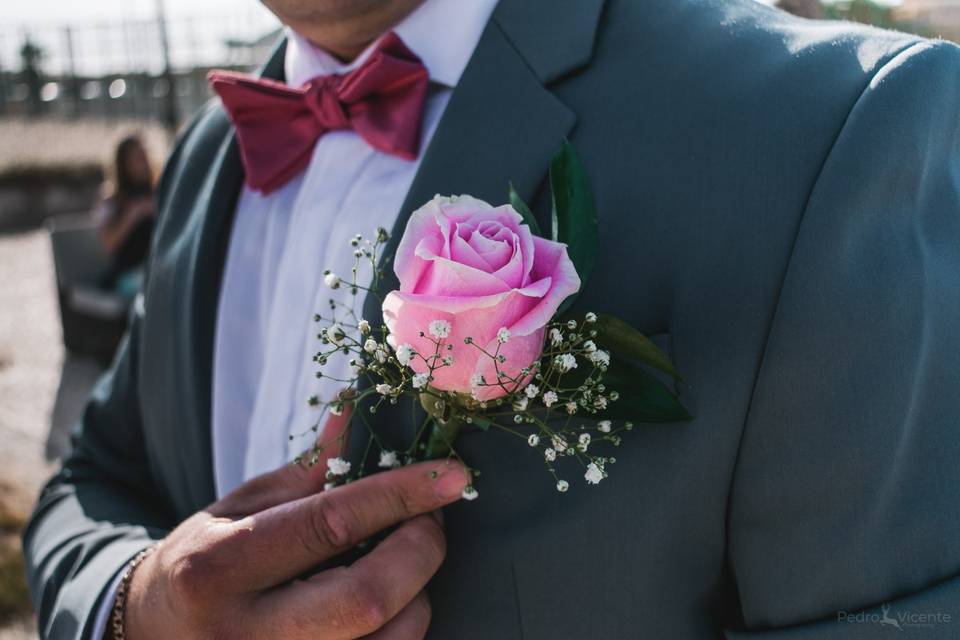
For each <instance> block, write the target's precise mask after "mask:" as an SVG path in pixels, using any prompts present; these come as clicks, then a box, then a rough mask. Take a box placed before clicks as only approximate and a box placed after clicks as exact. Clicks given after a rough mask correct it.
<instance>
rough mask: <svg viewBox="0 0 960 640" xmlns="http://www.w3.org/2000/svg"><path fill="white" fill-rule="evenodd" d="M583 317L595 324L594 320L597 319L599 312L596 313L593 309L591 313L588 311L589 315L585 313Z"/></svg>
mask: <svg viewBox="0 0 960 640" xmlns="http://www.w3.org/2000/svg"><path fill="white" fill-rule="evenodd" d="M583 319H584V320H585V321H587V322H589V323H590V324H593V323H594V322H596V321H597V314H595V313H594V312H592V311H591V312H590V313H588V314H587V315H585V316H584V317H583Z"/></svg>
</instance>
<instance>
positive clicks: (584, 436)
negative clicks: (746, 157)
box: [577, 433, 590, 452]
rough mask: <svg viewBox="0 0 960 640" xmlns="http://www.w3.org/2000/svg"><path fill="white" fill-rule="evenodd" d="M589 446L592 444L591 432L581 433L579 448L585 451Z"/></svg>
mask: <svg viewBox="0 0 960 640" xmlns="http://www.w3.org/2000/svg"><path fill="white" fill-rule="evenodd" d="M589 446H590V434H589V433H581V434H580V438H579V439H578V441H577V448H578V449H580V451H584V452H585V451H586V450H587V447H589Z"/></svg>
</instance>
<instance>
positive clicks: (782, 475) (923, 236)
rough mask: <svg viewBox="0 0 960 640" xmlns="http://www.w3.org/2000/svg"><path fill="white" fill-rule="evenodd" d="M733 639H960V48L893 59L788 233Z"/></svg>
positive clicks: (739, 534) (915, 49)
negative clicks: (791, 238) (793, 234)
mask: <svg viewBox="0 0 960 640" xmlns="http://www.w3.org/2000/svg"><path fill="white" fill-rule="evenodd" d="M730 500H731V502H730V510H729V520H728V533H729V539H728V545H729V546H728V550H729V562H730V568H731V571H732V573H733V576H734V579H735V581H736V584H737V588H738V592H739V598H740V604H741V611H742V616H743V627H742V629H740V630H730V631H728V632H727V637H728V638H730V639H731V640H734V639H736V640H749V639H754V640H768V639H769V640H775V639H787V638H790V639H801V638H803V639H810V640H827V639H841V638H842V639H844V640H850V639H856V638H863V639H871V640H873V639H875V638H884V637H888V635H889V637H896V636H895V635H893V634H896V633H899V632H898V631H897V629H898V628H900V629H904V630H908V629H909V628H910V627H914V628H915V630H916V631H918V632H919V633H921V634H922V635H923V637H924V638H930V639H931V640H932V639H933V638H957V637H960V49H958V48H957V47H955V46H953V45H950V44H946V43H943V42H930V41H923V42H919V43H916V44H915V45H913V46H911V47H910V48H908V49H906V50H904V51H902V52H901V53H900V54H898V55H897V56H896V57H894V58H893V59H892V60H890V61H889V62H888V63H887V64H886V65H884V66H883V67H882V68H881V69H880V71H879V72H878V73H877V74H876V76H875V77H873V78H872V80H871V81H870V82H869V84H868V85H867V86H866V88H865V90H864V92H863V95H862V96H861V97H860V99H859V100H858V102H857V103H856V105H855V106H854V107H853V109H852V111H851V113H850V115H849V117H848V119H847V121H846V123H845V124H844V126H843V129H842V131H841V132H840V134H839V136H838V138H837V140H836V142H835V144H834V146H833V149H832V150H831V152H830V154H829V156H828V157H827V159H826V161H825V164H824V166H823V169H822V172H821V174H820V177H819V178H818V180H817V183H816V185H815V187H814V189H813V191H812V193H811V196H810V200H809V203H808V206H807V209H806V212H805V214H804V216H803V219H802V221H801V223H800V226H799V228H798V233H797V238H796V243H795V246H794V250H793V254H792V256H791V259H790V263H789V266H788V268H787V272H786V276H785V280H784V284H783V289H782V292H781V295H780V299H779V302H778V306H777V309H776V311H775V315H774V318H773V322H772V325H771V330H770V334H769V336H768V340H767V344H766V349H765V353H764V358H763V362H762V364H761V367H760V371H759V374H758V378H757V382H756V386H755V389H754V394H753V398H752V402H751V408H750V411H749V415H748V417H747V421H746V424H745V428H744V432H743V437H742V441H741V447H740V452H739V456H738V461H737V466H736V471H735V474H734V479H733V485H732V490H731V497H730Z"/></svg>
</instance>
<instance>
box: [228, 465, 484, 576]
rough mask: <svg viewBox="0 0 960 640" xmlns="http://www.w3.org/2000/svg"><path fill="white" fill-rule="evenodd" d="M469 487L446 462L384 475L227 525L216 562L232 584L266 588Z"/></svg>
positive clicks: (459, 469) (458, 468) (455, 497)
mask: <svg viewBox="0 0 960 640" xmlns="http://www.w3.org/2000/svg"><path fill="white" fill-rule="evenodd" d="M467 482H468V474H467V471H466V470H465V469H464V468H463V466H462V465H460V464H457V463H453V462H446V461H431V462H423V463H419V464H415V465H410V466H407V467H402V468H400V469H395V470H393V471H386V472H383V473H378V474H375V475H372V476H369V477H366V478H363V479H361V480H358V481H356V482H351V483H350V484H347V485H344V486H342V487H338V488H337V489H336V490H334V491H329V492H324V493H320V494H315V495H313V496H310V497H307V498H301V499H300V500H296V501H294V502H287V503H284V504H281V505H278V506H276V507H272V508H270V509H268V510H267V511H263V512H261V513H258V514H254V515H252V516H248V517H246V518H242V519H240V520H237V521H236V522H232V523H228V524H226V525H224V526H225V527H226V528H227V530H228V531H227V535H224V536H223V537H222V540H220V541H219V542H218V544H217V545H215V546H214V547H213V549H211V554H213V557H212V558H211V559H210V561H211V562H212V563H213V564H214V565H215V566H226V567H228V569H227V570H226V572H225V574H226V575H225V578H224V580H225V582H226V583H227V584H230V583H235V584H241V585H247V586H249V587H252V588H254V589H257V590H259V589H265V588H267V587H270V586H273V585H277V584H280V583H282V582H285V581H287V580H290V579H293V578H295V577H297V576H298V575H300V574H302V573H303V572H304V571H306V570H308V569H313V568H315V567H316V566H317V565H318V564H319V563H321V562H323V561H324V560H327V559H329V558H332V557H334V556H336V555H338V554H340V553H342V552H344V551H346V550H347V549H350V548H352V547H354V546H356V545H357V544H358V543H360V542H362V541H364V540H366V539H368V538H370V537H371V536H373V535H374V534H376V533H377V532H379V531H382V530H384V529H386V528H388V527H390V526H392V525H394V524H397V523H399V522H403V521H405V520H409V519H411V518H413V517H416V516H418V515H421V514H425V513H430V512H431V511H434V510H436V509H439V508H440V507H442V506H444V505H447V504H450V503H451V502H454V501H456V500H458V499H460V497H461V493H462V491H463V488H464V487H465V486H466V485H467ZM431 519H433V518H431ZM238 558H242V559H243V561H242V562H238V561H237V559H238ZM231 559H232V560H231Z"/></svg>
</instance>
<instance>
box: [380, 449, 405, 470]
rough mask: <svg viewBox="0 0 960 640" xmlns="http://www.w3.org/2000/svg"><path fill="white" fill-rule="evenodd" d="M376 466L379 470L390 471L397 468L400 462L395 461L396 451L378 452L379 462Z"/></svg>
mask: <svg viewBox="0 0 960 640" xmlns="http://www.w3.org/2000/svg"><path fill="white" fill-rule="evenodd" d="M378 466H379V467H380V468H381V469H391V468H393V467H399V466H400V461H399V460H398V459H397V452H396V451H381V452H380V462H379V463H378Z"/></svg>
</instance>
